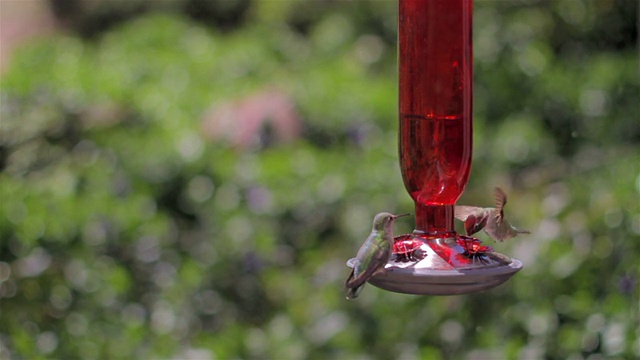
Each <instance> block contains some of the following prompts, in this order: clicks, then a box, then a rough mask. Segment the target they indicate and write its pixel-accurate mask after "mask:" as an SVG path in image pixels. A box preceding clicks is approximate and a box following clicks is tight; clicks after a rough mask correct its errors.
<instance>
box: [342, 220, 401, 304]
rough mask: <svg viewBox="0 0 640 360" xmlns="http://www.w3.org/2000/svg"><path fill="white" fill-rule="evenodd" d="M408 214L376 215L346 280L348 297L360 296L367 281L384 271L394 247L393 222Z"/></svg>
mask: <svg viewBox="0 0 640 360" xmlns="http://www.w3.org/2000/svg"><path fill="white" fill-rule="evenodd" d="M407 215H409V214H402V215H393V214H390V213H387V212H382V213H379V214H377V215H376V216H375V218H374V219H373V227H372V228H371V234H369V237H368V238H367V240H366V241H365V242H364V244H362V246H361V247H360V250H358V255H356V258H355V261H354V263H353V270H352V271H351V274H350V275H349V278H348V279H347V281H346V282H345V287H346V288H347V299H349V300H350V299H355V298H356V297H358V294H359V293H360V290H362V287H363V286H364V284H365V282H366V281H367V280H369V278H371V277H372V276H373V275H375V274H376V273H378V272H380V271H384V266H385V265H386V264H387V262H388V261H389V258H390V257H391V253H392V249H393V224H394V223H395V221H396V219H397V218H399V217H401V216H407Z"/></svg>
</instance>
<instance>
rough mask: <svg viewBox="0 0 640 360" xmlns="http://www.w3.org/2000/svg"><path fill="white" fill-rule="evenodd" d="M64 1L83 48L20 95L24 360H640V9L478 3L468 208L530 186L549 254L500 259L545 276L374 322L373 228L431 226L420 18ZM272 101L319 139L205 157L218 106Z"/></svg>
mask: <svg viewBox="0 0 640 360" xmlns="http://www.w3.org/2000/svg"><path fill="white" fill-rule="evenodd" d="M54 3H55V4H56V7H55V9H56V11H57V14H58V16H59V17H60V18H61V19H63V20H64V21H65V23H66V24H67V26H68V30H67V31H66V32H65V33H64V34H62V33H61V34H58V35H53V36H50V37H47V38H45V39H41V40H34V41H31V42H29V43H26V44H24V46H22V47H21V48H20V49H19V51H18V52H17V53H16V54H15V55H14V57H13V59H12V63H11V66H10V67H9V68H8V69H6V71H4V73H3V74H2V78H1V82H0V84H1V93H0V96H1V98H0V100H1V109H2V112H1V114H0V115H1V130H2V133H1V142H0V151H1V152H0V154H1V156H0V169H1V170H0V171H1V172H0V186H1V189H0V190H1V196H2V198H1V200H2V201H1V204H0V237H1V241H2V242H1V245H0V251H1V252H0V281H2V282H1V283H0V297H1V302H0V306H1V313H0V315H1V317H0V342H1V344H0V345H1V350H0V357H2V358H11V359H39V358H43V359H44V358H52V359H53V358H55V359H134V358H138V359H166V358H197V359H235V358H251V359H261V358H263V359H302V358H311V359H324V358H344V359H346V358H351V359H354V358H357V359H369V358H370V359H392V358H400V359H414V358H429V359H438V358H441V359H448V358H452V359H453V358H455V359H460V358H469V359H476V358H484V359H487V358H491V359H493V358H495V359H498V358H509V359H586V358H589V359H600V358H613V359H615V358H619V359H628V358H632V357H638V356H640V342H639V341H638V340H637V338H638V333H640V324H639V320H638V307H639V305H638V300H639V296H638V276H639V266H640V265H639V264H640V263H639V262H638V257H639V255H640V146H639V145H640V119H639V115H638V114H639V112H638V110H639V105H638V103H639V100H640V91H639V90H640V74H639V69H640V64H639V55H638V35H637V34H638V19H637V18H638V2H636V1H578V0H563V1H477V2H476V3H475V9H474V28H473V30H474V59H475V84H474V160H473V161H474V162H473V169H472V173H471V179H470V182H469V185H468V186H467V190H466V192H465V193H464V195H463V196H462V198H461V203H467V204H469V203H470V204H478V205H491V202H492V189H493V187H494V186H502V187H503V188H504V189H506V190H507V192H508V193H509V195H510V201H509V204H508V205H507V210H508V215H509V217H510V219H511V220H512V222H513V223H515V224H516V225H517V226H519V227H521V228H526V229H528V230H531V232H532V234H531V235H529V236H522V237H519V238H517V239H515V240H512V241H510V242H508V243H501V244H496V243H493V241H491V240H489V239H486V238H485V237H484V234H481V235H480V237H481V238H482V239H483V240H485V244H487V245H492V246H493V247H494V249H495V250H496V251H498V252H501V253H504V254H507V255H509V256H512V257H515V258H517V259H520V260H522V261H523V262H524V264H525V267H524V269H523V270H522V271H521V272H520V273H518V274H517V275H516V276H515V277H513V278H512V279H511V280H510V281H509V282H507V283H505V284H504V285H502V286H500V287H498V288H495V289H493V290H491V291H488V292H485V293H480V294H473V295H463V296H451V297H420V296H410V295H402V294H395V293H390V292H385V291H383V290H380V289H377V288H375V287H373V286H371V285H368V286H367V287H365V289H364V291H363V292H362V293H361V295H360V297H359V298H358V299H357V300H355V301H351V302H349V301H346V300H345V299H344V292H343V289H342V286H343V282H344V280H345V279H346V276H347V274H348V268H347V267H346V266H345V261H346V260H347V259H348V258H350V257H352V256H353V255H354V254H355V252H356V250H357V248H358V247H359V245H360V243H361V242H362V241H363V240H364V238H365V237H366V235H367V234H368V232H369V229H370V226H371V219H372V218H373V215H374V214H375V213H377V212H379V211H383V210H385V211H392V212H407V211H413V205H412V202H411V199H410V198H409V196H408V195H407V193H406V191H405V190H404V188H403V185H402V179H401V176H400V172H399V166H398V160H397V158H398V157H397V139H396V137H397V74H396V3H395V2H393V1H311V2H307V1H253V2H249V1H218V2H204V1H179V2H172V1H154V2H150V1H149V2H148V1H129V2H126V3H124V2H116V3H113V2H91V1H86V2H85V1H71V2H68V1H67V2H61V1H55V2H54ZM114 4H115V5H114ZM268 88H276V89H279V91H280V92H281V93H283V94H287V96H289V98H290V99H291V101H293V103H294V104H295V110H296V112H297V114H298V116H299V119H300V121H301V123H302V131H301V134H300V137H299V138H298V139H297V140H295V141H293V142H282V141H278V138H277V136H274V131H273V129H272V128H270V127H269V126H264V127H263V128H261V130H260V134H261V136H260V137H258V138H256V139H257V140H256V141H252V142H250V143H248V144H245V146H244V147H242V148H238V147H237V146H231V145H230V144H229V143H228V142H227V141H225V140H222V139H221V140H217V141H213V140H211V139H210V138H207V137H205V136H203V134H202V130H201V129H202V124H201V123H202V121H203V120H202V119H203V116H204V114H206V113H207V111H209V109H210V108H212V106H216V105H217V104H223V103H228V102H231V101H237V100H238V99H243V98H245V97H246V96H250V95H251V94H255V93H256V92H258V91H260V90H264V89H268ZM412 225H413V224H412V223H411V221H410V220H406V219H404V220H402V221H399V222H398V225H397V232H398V233H401V232H409V231H411V230H412Z"/></svg>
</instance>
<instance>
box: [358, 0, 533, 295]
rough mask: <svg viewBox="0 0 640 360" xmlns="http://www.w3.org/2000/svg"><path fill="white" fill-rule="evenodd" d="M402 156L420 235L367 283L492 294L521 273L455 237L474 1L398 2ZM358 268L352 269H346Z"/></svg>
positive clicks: (403, 242)
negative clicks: (492, 291)
mask: <svg viewBox="0 0 640 360" xmlns="http://www.w3.org/2000/svg"><path fill="white" fill-rule="evenodd" d="M398 4H399V7H398V9H399V10H398V48H399V56H398V59H399V121H400V128H399V154H400V168H401V172H402V179H403V181H404V185H405V188H406V189H407V191H408V193H409V195H410V196H411V198H412V199H413V201H414V203H415V217H416V225H415V230H414V231H413V233H411V234H404V235H399V236H396V237H395V239H394V242H395V244H394V255H393V256H392V257H391V259H390V260H389V262H388V263H387V265H386V266H385V269H386V271H385V272H380V273H377V274H376V275H374V276H372V277H371V278H370V279H369V283H371V284H372V285H374V286H377V287H379V288H382V289H385V290H389V291H395V292H400V293H407V294H419V295H455V294H465V293H472V292H478V291H482V290H487V289H490V288H493V287H495V286H498V285H500V284H502V283H503V282H505V281H507V280H508V279H509V278H510V277H511V276H512V275H514V274H515V273H516V272H518V271H519V270H520V269H522V262H520V261H518V260H516V259H511V258H509V257H507V256H505V255H502V254H499V253H496V252H494V251H493V249H491V248H490V247H488V246H483V245H482V244H481V241H480V240H479V239H476V238H473V237H469V236H463V235H460V234H458V233H456V231H455V229H454V209H455V204H456V201H457V200H458V198H459V197H460V196H461V195H462V192H463V191H464V189H465V187H466V185H467V181H468V178H469V173H470V170H471V155H472V130H473V128H472V80H473V59H472V57H473V52H472V37H471V28H472V9H473V1H472V0H429V1H424V0H399V3H398ZM348 265H351V266H352V261H350V262H348Z"/></svg>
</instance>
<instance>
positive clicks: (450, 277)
mask: <svg viewBox="0 0 640 360" xmlns="http://www.w3.org/2000/svg"><path fill="white" fill-rule="evenodd" d="M409 236H411V238H413V239H415V238H416V236H415V235H414V234H412V235H400V236H398V237H396V241H403V240H405V241H406V239H407V238H408V237H409ZM454 244H455V239H454V240H453V242H452V241H451V240H450V239H439V240H437V241H435V242H434V241H433V240H427V241H425V242H424V244H423V245H421V246H420V247H419V249H417V250H418V251H419V252H420V253H421V256H420V257H419V259H418V260H417V261H407V260H406V259H403V260H398V258H397V257H396V256H393V257H392V258H391V260H389V262H388V263H387V265H385V270H386V271H385V272H382V273H378V274H376V275H375V276H373V277H371V278H370V279H369V283H371V285H373V286H376V287H379V288H381V289H384V290H388V291H394V292H399V293H404V294H415V295H459V294H469V293H475V292H480V291H484V290H488V289H491V288H494V287H496V286H498V285H500V284H502V283H504V282H505V281H507V280H508V279H509V278H510V277H511V276H513V275H514V274H515V273H516V272H518V271H520V270H521V269H522V262H521V261H519V260H516V259H511V258H509V257H507V256H505V255H502V254H499V253H496V252H493V251H491V252H486V253H482V254H481V255H479V256H477V257H475V256H473V257H470V258H464V257H462V254H464V253H463V252H461V250H460V248H459V247H458V246H457V245H454ZM434 249H435V250H434ZM443 249H444V250H446V249H450V250H451V251H443ZM436 250H437V252H436ZM443 253H447V254H449V255H448V256H446V259H447V260H448V261H447V260H445V258H443V257H442V256H441V255H442V254H443ZM439 254H440V255H439ZM451 254H453V256H452V255H451ZM464 259H467V260H466V261H465V260H464ZM354 260H355V258H354V259H350V260H349V261H348V262H347V266H349V267H351V268H352V267H353V261H354Z"/></svg>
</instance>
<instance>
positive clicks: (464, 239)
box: [457, 235, 493, 258]
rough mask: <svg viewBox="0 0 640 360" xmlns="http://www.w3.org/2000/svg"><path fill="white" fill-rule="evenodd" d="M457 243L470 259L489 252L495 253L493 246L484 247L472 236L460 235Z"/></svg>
mask: <svg viewBox="0 0 640 360" xmlns="http://www.w3.org/2000/svg"><path fill="white" fill-rule="evenodd" d="M457 243H458V245H460V246H461V247H462V249H464V255H466V256H467V257H470V258H475V257H480V256H483V255H485V254H486V253H488V252H493V248H492V247H491V246H484V245H482V241H480V239H476V238H473V237H470V236H464V235H459V237H458V239H457Z"/></svg>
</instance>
